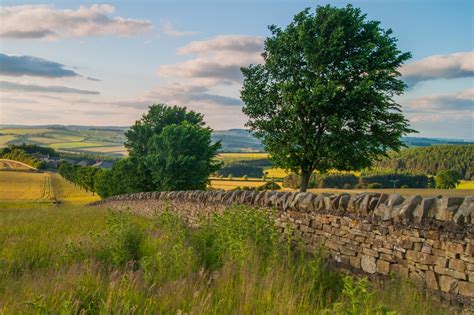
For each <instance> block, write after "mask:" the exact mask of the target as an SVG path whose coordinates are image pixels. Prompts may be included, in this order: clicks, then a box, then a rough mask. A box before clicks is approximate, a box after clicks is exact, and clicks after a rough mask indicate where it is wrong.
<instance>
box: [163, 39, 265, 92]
mask: <svg viewBox="0 0 474 315" xmlns="http://www.w3.org/2000/svg"><path fill="white" fill-rule="evenodd" d="M262 51H263V39H262V38H260V37H255V36H245V35H227V36H218V37H215V38H212V39H209V40H203V41H194V42H191V43H190V44H188V45H186V46H184V47H181V48H179V49H178V54H181V55H197V57H195V58H194V59H190V60H187V61H184V62H180V63H177V64H173V65H163V66H161V67H160V68H159V69H158V74H159V75H160V76H164V77H180V78H187V79H190V80H192V81H193V83H194V84H199V85H206V86H213V85H229V84H240V83H241V82H242V74H241V72H240V68H241V67H243V66H248V65H249V64H257V63H261V62H262V61H263V58H262V56H261V53H262Z"/></svg>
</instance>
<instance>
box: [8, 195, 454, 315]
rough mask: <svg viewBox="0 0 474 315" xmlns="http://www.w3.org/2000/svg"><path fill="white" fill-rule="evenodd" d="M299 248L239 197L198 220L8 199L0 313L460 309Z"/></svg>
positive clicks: (409, 311)
mask: <svg viewBox="0 0 474 315" xmlns="http://www.w3.org/2000/svg"><path fill="white" fill-rule="evenodd" d="M347 310H351V313H348V312H347ZM455 311H457V310H454V309H447V308H446V307H445V306H443V305H442V304H440V303H437V302H435V301H432V300H430V298H429V297H427V296H426V294H425V293H423V292H422V291H420V290H419V289H417V288H416V287H415V286H414V285H413V284H410V283H407V282H402V281H398V280H391V281H387V282H386V283H384V286H383V288H380V287H379V286H378V285H377V284H373V283H369V282H368V281H366V280H365V279H356V278H354V277H349V276H343V275H341V274H339V273H337V272H335V271H334V270H331V268H330V266H329V265H328V264H327V263H326V262H325V260H324V258H323V257H322V256H321V255H319V254H317V255H316V256H314V257H310V256H308V255H304V254H303V252H302V251H301V250H293V251H290V250H289V248H288V247H287V246H285V243H280V242H279V240H278V237H277V232H276V230H275V228H274V226H273V222H272V221H271V219H270V218H269V217H268V216H267V215H265V214H264V213H262V212H257V211H255V210H252V209H247V208H232V209H228V210H227V211H226V212H224V213H223V214H221V215H218V216H215V217H213V219H212V220H211V221H209V222H208V224H206V225H204V226H203V227H202V228H201V229H198V230H195V229H194V230H191V229H188V228H187V227H185V225H184V224H183V223H182V222H181V221H180V220H179V219H178V218H177V217H175V216H173V215H171V214H167V213H165V214H164V215H161V216H159V217H155V218H144V217H139V216H136V215H131V214H128V213H112V212H107V211H106V210H105V209H97V208H84V207H77V206H64V205H62V206H60V207H54V206H48V205H44V204H43V205H41V204H40V205H38V204H35V205H30V206H27V207H25V206H24V205H22V206H16V207H15V206H12V207H10V208H7V209H5V208H2V209H0V314H341V315H342V314H354V315H355V314H421V315H423V314H433V315H434V314H447V313H451V314H455Z"/></svg>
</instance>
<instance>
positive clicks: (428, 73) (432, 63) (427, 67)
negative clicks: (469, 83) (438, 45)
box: [400, 51, 474, 85]
mask: <svg viewBox="0 0 474 315" xmlns="http://www.w3.org/2000/svg"><path fill="white" fill-rule="evenodd" d="M400 73H401V74H402V79H403V80H404V81H405V82H406V83H407V84H408V85H415V84H416V83H419V82H422V81H429V80H435V79H454V78H466V77H474V51H469V52H459V53H454V54H449V55H434V56H429V57H426V58H424V59H421V60H418V61H414V62H412V63H409V64H406V65H404V66H402V67H401V68H400Z"/></svg>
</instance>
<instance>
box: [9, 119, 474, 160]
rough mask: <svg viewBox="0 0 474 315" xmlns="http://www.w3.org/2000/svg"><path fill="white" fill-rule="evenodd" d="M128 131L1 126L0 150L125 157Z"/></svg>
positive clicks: (234, 148) (244, 148)
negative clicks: (37, 148) (12, 147)
mask: <svg viewBox="0 0 474 315" xmlns="http://www.w3.org/2000/svg"><path fill="white" fill-rule="evenodd" d="M127 129H128V128H127V127H121V126H100V127H99V126H76V125H70V126H63V125H42V126H17V125H0V147H2V146H7V145H9V144H23V143H27V144H37V145H44V146H49V147H52V148H54V149H57V150H60V151H67V152H75V153H86V154H87V153H100V154H102V155H111V156H124V155H126V154H127V152H126V150H125V148H124V146H123V143H124V141H125V131H126V130H127ZM212 140H213V141H218V140H221V142H222V151H224V152H261V151H263V146H262V144H261V142H260V141H259V140H258V139H256V138H255V137H254V136H253V135H252V133H250V132H249V131H247V130H245V129H229V130H215V131H214V132H213V134H212ZM402 140H403V141H404V142H405V143H406V144H407V145H408V146H410V147H427V146H431V145H438V144H466V143H474V142H472V141H471V142H470V141H466V140H456V139H439V138H419V137H405V138H402Z"/></svg>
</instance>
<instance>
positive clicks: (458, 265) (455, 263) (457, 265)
mask: <svg viewBox="0 0 474 315" xmlns="http://www.w3.org/2000/svg"><path fill="white" fill-rule="evenodd" d="M449 268H451V269H454V270H457V271H459V272H464V271H466V262H464V261H462V260H461V259H450V260H449Z"/></svg>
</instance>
